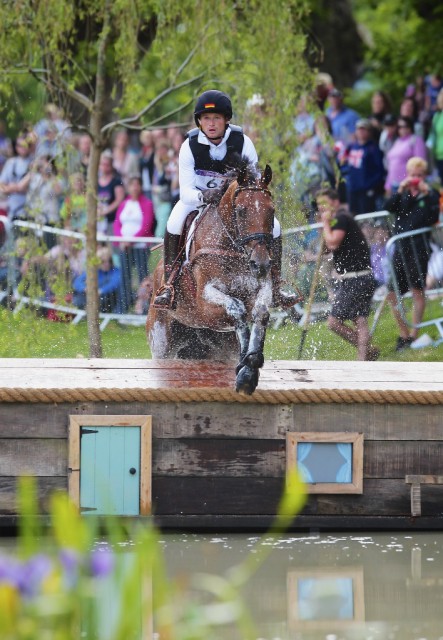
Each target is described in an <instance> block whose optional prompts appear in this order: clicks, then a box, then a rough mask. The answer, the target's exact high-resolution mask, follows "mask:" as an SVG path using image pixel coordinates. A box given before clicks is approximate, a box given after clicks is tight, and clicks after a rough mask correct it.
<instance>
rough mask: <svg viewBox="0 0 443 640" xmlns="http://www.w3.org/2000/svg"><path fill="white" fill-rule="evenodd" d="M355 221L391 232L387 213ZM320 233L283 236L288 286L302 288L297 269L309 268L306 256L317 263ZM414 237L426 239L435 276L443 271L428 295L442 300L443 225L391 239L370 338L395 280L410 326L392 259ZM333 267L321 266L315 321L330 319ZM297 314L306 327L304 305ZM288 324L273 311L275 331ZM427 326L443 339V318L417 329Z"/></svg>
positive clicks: (314, 227) (308, 228)
mask: <svg viewBox="0 0 443 640" xmlns="http://www.w3.org/2000/svg"><path fill="white" fill-rule="evenodd" d="M355 220H357V221H358V222H359V223H360V224H364V223H365V222H368V223H370V224H371V227H372V229H376V228H377V224H378V225H380V223H381V225H382V228H383V229H389V228H390V226H391V225H390V220H391V216H390V213H389V212H388V211H377V212H372V213H365V214H361V215H358V216H356V217H355ZM321 229H322V224H321V223H315V224H310V225H304V226H300V227H295V228H292V229H288V230H286V231H284V232H283V235H284V237H285V246H286V260H285V278H286V280H287V281H288V282H289V283H293V284H294V285H296V286H297V287H298V288H303V283H302V282H301V278H300V274H299V272H298V271H297V268H298V269H299V268H300V267H301V268H302V269H305V268H306V265H307V264H308V262H309V260H308V261H307V260H306V259H305V258H306V253H307V254H308V259H309V258H311V263H312V264H313V263H314V259H315V246H314V250H313V251H311V250H310V244H314V245H315V239H316V237H315V234H317V238H319V237H320V234H319V231H320V230H321ZM430 232H431V233H432V234H433V241H432V239H431V241H430V242H429V240H428V239H427V238H428V236H429V233H430ZM310 235H311V240H310V239H309V236H310ZM412 237H423V238H425V239H426V242H427V247H428V250H429V251H430V252H431V250H432V253H433V256H434V257H437V258H438V259H436V260H435V262H436V263H438V264H436V271H437V273H436V276H438V269H441V272H440V282H439V283H438V282H437V285H436V286H432V287H430V288H428V289H426V295H427V296H428V297H434V296H443V224H438V225H436V226H434V227H432V228H425V229H419V230H417V231H411V232H408V233H404V234H399V235H397V236H393V237H391V238H388V239H387V241H386V242H385V249H384V266H385V274H384V275H385V281H384V282H383V283H382V284H381V286H379V287H378V289H377V290H376V292H375V294H374V297H373V305H374V316H373V319H372V325H371V329H370V333H371V334H373V333H374V331H375V329H376V326H377V324H378V321H379V319H380V316H381V312H382V310H383V308H384V304H385V302H386V297H387V288H386V285H387V281H388V279H389V278H393V285H394V291H395V292H396V296H397V304H398V306H399V309H400V310H401V313H402V316H403V317H404V319H405V321H406V322H408V321H407V319H406V313H405V310H404V306H403V298H408V297H410V294H405V296H403V297H402V296H401V295H399V290H398V283H397V282H396V279H395V272H394V270H393V265H392V256H393V251H394V248H395V245H396V243H398V242H399V241H400V240H402V239H403V240H404V239H405V238H412ZM367 239H368V244H369V246H370V249H371V250H373V249H374V243H373V242H371V238H367ZM309 253H311V255H309ZM414 258H415V262H416V261H417V259H418V257H417V252H415V255H414ZM297 265H298V266H297ZM331 266H332V265H331V264H329V265H328V264H327V262H326V263H325V264H324V265H323V266H322V275H323V284H324V289H323V291H321V290H320V291H319V294H318V295H317V297H316V298H315V299H314V300H315V302H314V304H313V307H312V312H311V317H312V318H313V319H314V320H315V319H322V318H324V317H325V315H327V314H328V312H329V310H330V303H329V300H328V295H327V281H328V277H329V275H330V271H331ZM406 266H408V265H406ZM437 280H438V278H437ZM309 285H310V279H309V278H308V280H307V289H309ZM302 293H305V294H306V293H307V291H306V289H305V291H303V290H302ZM322 296H323V298H322ZM325 298H326V299H325ZM296 310H297V311H298V318H297V319H296V322H297V323H298V324H299V325H301V326H303V325H304V322H305V319H306V318H305V313H304V309H303V305H298V306H297V307H296ZM287 321H291V316H290V315H289V314H288V313H287V312H286V311H274V312H272V313H271V323H272V325H273V327H274V328H279V327H281V326H282V325H283V324H285V322H287ZM408 324H410V325H411V323H409V322H408ZM411 326H412V325H411ZM427 326H436V327H437V330H438V332H439V335H440V336H441V337H442V338H443V328H442V327H443V318H440V317H439V318H435V319H432V320H428V321H425V322H422V323H420V324H419V325H418V328H423V327H427ZM439 343H440V340H438V341H437V342H436V343H435V344H439Z"/></svg>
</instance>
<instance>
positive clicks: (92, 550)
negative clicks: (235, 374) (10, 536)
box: [0, 470, 306, 640]
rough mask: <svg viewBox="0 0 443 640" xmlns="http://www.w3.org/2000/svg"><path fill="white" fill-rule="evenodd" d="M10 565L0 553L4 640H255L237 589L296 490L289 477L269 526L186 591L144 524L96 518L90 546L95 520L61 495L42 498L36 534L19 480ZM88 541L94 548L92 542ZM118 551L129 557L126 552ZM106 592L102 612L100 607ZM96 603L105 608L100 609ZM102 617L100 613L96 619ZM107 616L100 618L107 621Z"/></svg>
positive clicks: (261, 556) (27, 488) (28, 496)
mask: <svg viewBox="0 0 443 640" xmlns="http://www.w3.org/2000/svg"><path fill="white" fill-rule="evenodd" d="M19 493H20V506H21V519H22V520H24V522H25V524H22V527H21V533H20V536H19V540H18V550H19V558H18V559H17V558H14V557H9V556H0V628H1V631H2V638H4V639H5V640H37V639H38V640H40V639H41V638H57V639H59V640H77V639H78V638H79V637H80V636H84V637H87V638H91V639H92V638H103V637H106V638H109V639H110V640H127V638H148V637H152V636H153V631H154V630H155V631H156V632H157V633H158V635H159V637H161V638H165V639H166V638H167V639H169V640H204V639H205V640H207V639H208V638H216V637H218V633H217V632H218V630H219V629H221V628H223V627H227V626H228V625H230V628H232V629H233V630H234V633H235V629H238V631H239V633H240V636H239V637H241V638H244V639H245V640H248V639H251V640H252V639H253V638H256V637H257V634H256V632H255V629H254V624H253V621H252V618H251V616H250V615H249V613H248V610H247V608H246V607H245V605H244V604H243V595H242V590H243V589H244V587H245V586H246V585H247V583H248V581H249V580H250V579H251V577H252V575H253V574H254V573H255V572H256V571H257V570H258V568H259V567H260V566H262V565H263V563H264V561H265V560H266V559H267V558H268V556H269V555H270V553H271V550H272V545H271V544H266V543H267V541H268V540H272V538H273V535H274V534H275V533H276V532H277V530H278V531H279V532H280V531H281V530H282V528H283V527H285V526H287V525H288V524H290V522H291V521H292V519H293V518H294V517H295V516H296V514H297V513H298V511H299V510H300V509H301V508H302V506H303V504H304V501H305V498H306V491H305V487H304V485H303V484H302V483H301V481H300V479H299V477H298V475H297V472H296V471H295V470H294V472H293V473H292V474H290V476H289V478H288V487H287V489H286V491H285V492H284V494H283V497H282V501H281V509H280V512H279V514H278V516H277V520H276V525H275V527H274V528H273V529H271V531H270V532H269V533H268V534H267V535H265V537H264V538H263V539H261V540H258V542H257V543H256V545H255V548H254V550H253V551H252V552H251V554H249V555H248V556H247V557H246V558H245V559H244V560H243V561H242V562H241V563H240V564H238V565H236V566H234V567H232V568H230V569H229V570H228V571H227V572H226V574H225V575H209V574H195V575H193V576H192V577H191V584H190V585H187V584H183V582H180V581H177V582H171V581H169V580H168V578H167V576H166V571H165V566H164V561H163V556H162V552H161V549H160V545H159V541H158V534H157V532H156V530H155V529H154V528H153V527H152V526H151V524H149V523H146V522H144V523H143V526H132V527H130V532H129V535H130V539H131V545H130V546H129V545H128V539H127V532H126V529H125V528H124V527H123V526H122V523H121V522H120V521H119V519H118V518H107V519H105V520H104V521H102V525H103V527H104V529H105V531H106V536H105V538H106V543H105V545H103V542H101V543H100V545H99V546H98V547H97V544H96V543H97V537H98V534H97V532H98V528H97V524H98V521H97V520H96V519H95V518H94V517H87V518H86V517H81V516H80V514H79V513H78V509H77V508H76V507H75V506H74V505H73V504H72V503H71V502H70V500H69V498H68V496H67V495H66V494H65V493H64V492H58V493H55V494H54V495H53V497H52V501H51V505H52V506H51V510H50V517H51V524H52V527H51V531H50V532H49V534H48V536H47V537H36V536H35V533H36V530H35V529H32V525H30V522H31V521H30V518H34V516H35V514H36V513H37V512H38V503H37V490H36V482H35V480H34V479H30V478H27V479H25V480H24V481H22V482H21V489H20V492H19ZM94 542H95V544H94ZM128 548H130V552H129V553H128ZM106 592H108V593H112V605H111V606H109V605H110V603H109V602H108V603H106V601H105V597H106ZM106 604H108V607H107V608H106ZM104 614H105V616H104ZM109 618H110V621H109Z"/></svg>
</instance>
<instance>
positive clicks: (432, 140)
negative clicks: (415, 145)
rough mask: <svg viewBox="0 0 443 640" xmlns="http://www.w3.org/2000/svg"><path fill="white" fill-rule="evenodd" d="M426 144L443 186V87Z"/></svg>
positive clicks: (438, 97)
mask: <svg viewBox="0 0 443 640" xmlns="http://www.w3.org/2000/svg"><path fill="white" fill-rule="evenodd" d="M426 146H427V147H428V149H429V151H430V154H431V156H432V160H433V161H434V162H435V167H436V169H437V172H438V177H439V178H440V184H441V185H442V186H443V89H441V90H440V93H439V94H438V96H437V111H436V112H435V113H434V116H433V118H432V123H431V129H430V132H429V136H428V139H427V140H426Z"/></svg>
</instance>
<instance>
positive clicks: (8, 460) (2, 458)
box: [0, 439, 68, 477]
mask: <svg viewBox="0 0 443 640" xmlns="http://www.w3.org/2000/svg"><path fill="white" fill-rule="evenodd" d="M67 462H68V444H67V442H66V441H65V440H58V439H47V440H32V441H29V440H12V439H10V440H2V441H1V446H0V475H2V476H15V477H17V476H20V475H33V476H66V475H67V466H68V465H67Z"/></svg>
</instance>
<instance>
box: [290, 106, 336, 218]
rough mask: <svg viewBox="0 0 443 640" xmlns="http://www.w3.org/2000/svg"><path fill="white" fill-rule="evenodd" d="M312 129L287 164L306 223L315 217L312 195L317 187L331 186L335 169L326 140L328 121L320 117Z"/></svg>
mask: <svg viewBox="0 0 443 640" xmlns="http://www.w3.org/2000/svg"><path fill="white" fill-rule="evenodd" d="M313 126H314V131H313V133H312V134H311V136H309V137H307V138H306V139H305V140H304V142H303V143H302V144H301V145H300V146H299V147H298V148H297V150H296V155H295V158H294V161H293V162H292V164H291V174H292V175H291V178H292V182H293V184H294V186H295V187H296V189H297V191H298V192H299V193H300V199H301V202H302V204H303V205H304V207H305V211H306V215H307V218H308V220H309V222H313V221H314V217H315V207H313V202H314V200H315V193H316V192H317V191H318V189H319V188H320V187H321V186H326V185H328V186H331V187H334V186H335V183H336V176H335V170H336V167H337V165H336V162H335V157H334V151H333V149H332V148H331V144H330V142H329V140H328V136H329V134H330V123H329V120H328V119H327V118H326V116H324V115H323V114H321V115H320V116H319V117H318V118H317V119H316V120H315V122H314V125H313Z"/></svg>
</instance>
